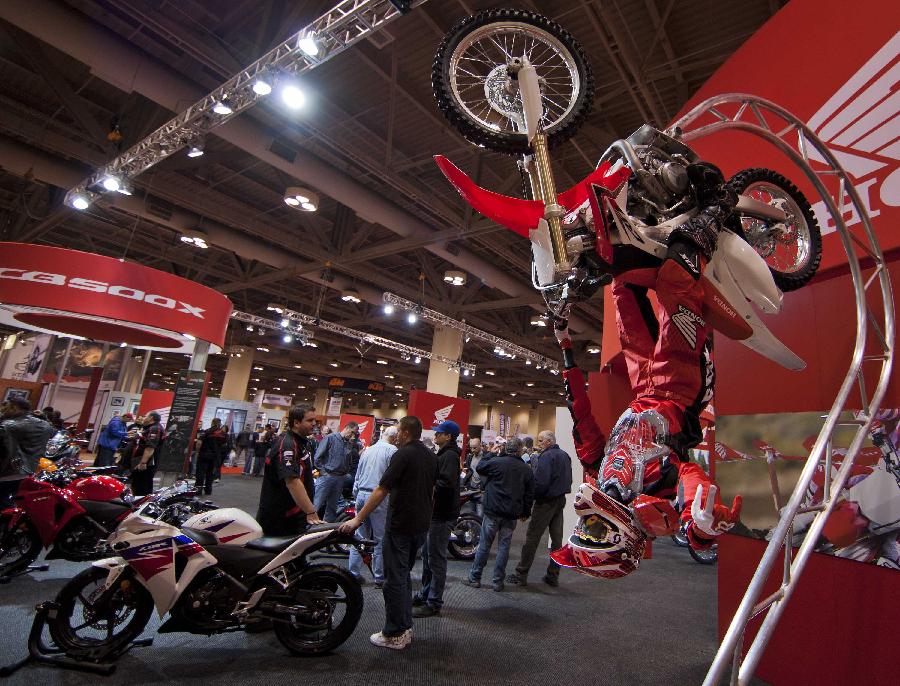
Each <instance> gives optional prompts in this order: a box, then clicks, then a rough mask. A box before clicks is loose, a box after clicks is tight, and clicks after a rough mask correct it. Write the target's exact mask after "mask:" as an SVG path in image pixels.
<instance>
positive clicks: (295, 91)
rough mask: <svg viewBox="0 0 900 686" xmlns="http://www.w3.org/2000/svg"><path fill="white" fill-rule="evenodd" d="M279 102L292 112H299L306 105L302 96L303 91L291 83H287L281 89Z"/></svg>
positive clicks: (304, 97)
mask: <svg viewBox="0 0 900 686" xmlns="http://www.w3.org/2000/svg"><path fill="white" fill-rule="evenodd" d="M281 100H282V102H284V104H285V105H287V106H288V107H290V108H291V109H292V110H299V109H300V108H301V107H303V105H305V104H306V96H305V95H304V94H303V91H302V90H300V88H299V86H297V85H296V84H293V83H288V84H286V85H285V86H283V87H282V89H281Z"/></svg>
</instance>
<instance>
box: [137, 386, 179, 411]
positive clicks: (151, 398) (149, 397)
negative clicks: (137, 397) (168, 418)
mask: <svg viewBox="0 0 900 686" xmlns="http://www.w3.org/2000/svg"><path fill="white" fill-rule="evenodd" d="M174 397H175V394H174V393H173V392H172V391H157V390H154V389H152V388H145V389H144V390H142V391H141V404H140V405H139V406H138V415H139V416H141V417H143V416H145V415H146V414H147V413H148V412H151V411H156V412H159V411H160V410H165V412H166V413H167V414H168V410H169V408H170V407H172V399H173V398H174Z"/></svg>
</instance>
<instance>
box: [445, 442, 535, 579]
mask: <svg viewBox="0 0 900 686" xmlns="http://www.w3.org/2000/svg"><path fill="white" fill-rule="evenodd" d="M523 449H524V444H523V443H522V440H521V439H519V438H510V439H508V440H507V441H506V445H505V446H504V451H503V453H501V454H500V455H498V456H497V457H494V458H491V459H490V460H482V461H481V462H480V463H479V464H478V467H477V468H476V470H475V471H477V472H478V473H479V474H480V475H481V477H482V478H483V479H484V480H485V487H484V500H483V502H484V519H483V520H482V522H481V540H480V541H479V542H478V550H477V551H475V561H474V562H472V569H471V570H469V577H468V578H467V579H463V580H462V582H463V584H465V585H466V586H472V587H474V588H481V573H482V572H483V571H484V566H485V565H486V564H487V558H488V553H490V551H491V546H492V545H493V543H494V538H498V542H497V560H496V562H495V563H494V577H493V588H494V590H495V591H502V590H504V585H503V579H504V578H505V577H506V562H507V560H509V547H510V544H511V543H512V535H513V531H515V530H516V519H521V520H522V521H523V522H524V521H525V520H526V519H528V517H530V516H531V506H532V505H533V504H534V473H533V472H532V470H531V467H529V466H528V465H527V464H525V461H524V460H523V459H522V450H523Z"/></svg>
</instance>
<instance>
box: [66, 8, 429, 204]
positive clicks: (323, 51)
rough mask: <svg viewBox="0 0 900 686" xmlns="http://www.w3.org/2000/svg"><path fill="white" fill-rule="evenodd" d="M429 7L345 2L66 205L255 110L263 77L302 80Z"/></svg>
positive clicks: (90, 181)
mask: <svg viewBox="0 0 900 686" xmlns="http://www.w3.org/2000/svg"><path fill="white" fill-rule="evenodd" d="M426 1H427V0H412V2H409V3H408V9H404V11H403V12H401V11H400V9H398V3H397V2H392V1H391V0H342V1H341V2H339V3H338V4H337V5H335V7H334V8H333V9H331V10H329V11H328V12H326V13H325V14H323V15H322V16H321V17H319V18H318V19H316V20H315V21H313V22H312V23H311V24H309V25H307V26H305V27H303V28H302V29H301V30H300V31H298V32H297V33H295V34H294V35H293V36H291V37H290V38H288V39H287V40H286V41H284V42H282V43H280V44H279V45H277V46H276V47H275V48H273V49H272V50H270V51H269V52H267V53H266V54H265V55H263V56H262V57H260V58H259V59H258V60H256V62H254V63H253V64H251V65H249V66H248V67H246V68H245V69H242V70H241V71H240V72H238V73H237V74H235V75H234V76H232V77H231V78H230V79H228V81H226V82H225V83H223V84H222V85H221V86H219V87H218V88H216V89H215V90H214V91H212V92H211V93H208V94H207V95H205V96H203V97H202V98H200V100H198V101H197V102H195V103H194V104H192V105H190V106H189V107H188V108H187V109H186V110H184V111H183V112H181V113H180V114H178V115H177V116H176V117H174V118H173V119H170V120H169V121H167V122H166V123H165V124H163V125H162V126H161V127H159V128H158V129H157V130H156V131H154V132H153V133H151V134H150V135H149V136H147V137H146V138H144V139H143V140H142V141H139V142H138V143H136V144H135V145H133V146H132V147H130V148H129V149H128V150H126V151H125V152H123V153H122V154H121V155H119V156H118V157H116V158H115V159H113V160H111V161H110V162H108V163H107V164H106V165H105V166H104V167H102V168H101V169H98V170H97V171H96V172H95V173H94V174H92V175H91V176H89V177H88V178H86V179H84V180H83V181H82V182H81V183H79V184H78V185H77V186H75V187H74V188H72V189H71V190H70V191H69V192H68V193H67V194H66V203H67V204H71V201H72V199H74V198H75V197H76V196H78V195H81V196H84V197H93V196H94V195H96V194H97V193H100V192H103V187H102V185H101V184H102V181H103V179H104V178H106V177H107V176H114V177H116V178H118V179H120V180H121V181H127V179H130V178H133V177H135V176H137V175H138V174H140V173H142V172H144V171H146V170H147V169H149V168H150V167H152V166H153V165H155V164H158V163H159V162H161V161H162V160H164V159H166V158H167V157H169V156H170V155H173V154H174V153H176V152H178V151H179V150H181V149H182V148H184V147H185V146H187V145H190V144H192V143H193V142H194V141H196V140H198V138H199V137H200V136H202V135H203V134H205V133H207V132H209V131H212V130H213V129H215V128H216V127H218V126H221V125H222V124H225V123H226V122H228V121H229V120H230V119H232V118H233V117H236V116H237V115H239V114H240V113H241V112H243V111H244V110H246V109H249V108H250V107H252V106H253V105H255V104H256V103H257V102H258V101H259V100H260V99H262V98H265V97H268V96H267V95H258V94H257V93H255V92H254V91H253V87H252V86H253V82H254V81H255V80H256V79H257V78H258V77H268V79H270V82H271V80H276V79H278V78H284V77H292V76H299V75H301V74H303V73H305V72H307V71H309V70H311V69H313V68H315V67H317V66H318V65H320V64H322V63H323V62H325V61H327V60H328V59H330V58H332V57H334V56H335V55H337V54H339V53H341V52H343V51H344V50H346V49H347V48H349V47H350V46H352V45H354V44H355V43H357V42H359V41H361V40H362V39H364V38H367V37H368V36H371V35H372V34H373V33H374V32H375V31H378V30H379V29H381V28H382V27H383V26H385V25H386V24H388V23H390V22H391V21H393V20H394V19H396V18H397V17H399V16H400V15H401V14H404V13H405V12H407V11H409V10H410V9H413V8H415V7H417V6H419V5H421V4H423V3H424V2H426ZM310 38H311V39H313V40H314V41H315V44H316V46H317V48H318V53H317V54H315V55H310V54H308V53H306V52H304V51H303V49H302V48H301V41H303V40H304V39H310ZM220 103H227V105H228V107H229V108H230V109H231V112H230V113H228V114H218V113H216V112H214V111H213V108H214V107H216V105H217V104H220Z"/></svg>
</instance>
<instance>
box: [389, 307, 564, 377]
mask: <svg viewBox="0 0 900 686" xmlns="http://www.w3.org/2000/svg"><path fill="white" fill-rule="evenodd" d="M383 298H384V302H385V303H386V304H388V305H394V306H395V307H399V308H401V309H403V310H408V311H410V312H415V313H416V316H418V317H421V318H422V319H424V320H425V321H428V322H432V323H433V324H437V325H439V326H444V327H447V328H448V329H456V330H457V331H459V332H460V333H462V334H463V335H464V336H471V337H472V338H477V339H478V340H481V341H484V342H485V343H490V344H491V345H493V346H494V348H495V349H499V350H501V351H502V355H503V356H504V357H509V358H511V359H515V358H517V357H521V358H522V359H523V360H527V361H528V362H529V363H530V362H534V364H535V365H536V368H538V369H547V370H549V371H550V373H551V374H559V364H558V363H557V362H556V360H551V359H550V358H549V357H545V356H544V355H541V354H540V353H536V352H534V351H533V350H529V349H528V348H523V347H522V346H521V345H516V344H515V343H512V342H510V341H507V340H506V339H505V338H500V337H499V336H495V335H494V334H490V333H488V332H487V331H482V330H481V329H476V328H475V327H474V326H471V325H469V324H466V323H465V322H460V321H457V320H456V319H452V318H450V317H448V316H447V315H445V314H441V313H440V312H437V311H436V310H430V309H428V308H427V307H423V306H421V305H419V304H418V303H414V302H413V301H412V300H407V299H406V298H401V297H400V296H399V295H395V294H393V293H385V294H384V296H383Z"/></svg>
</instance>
